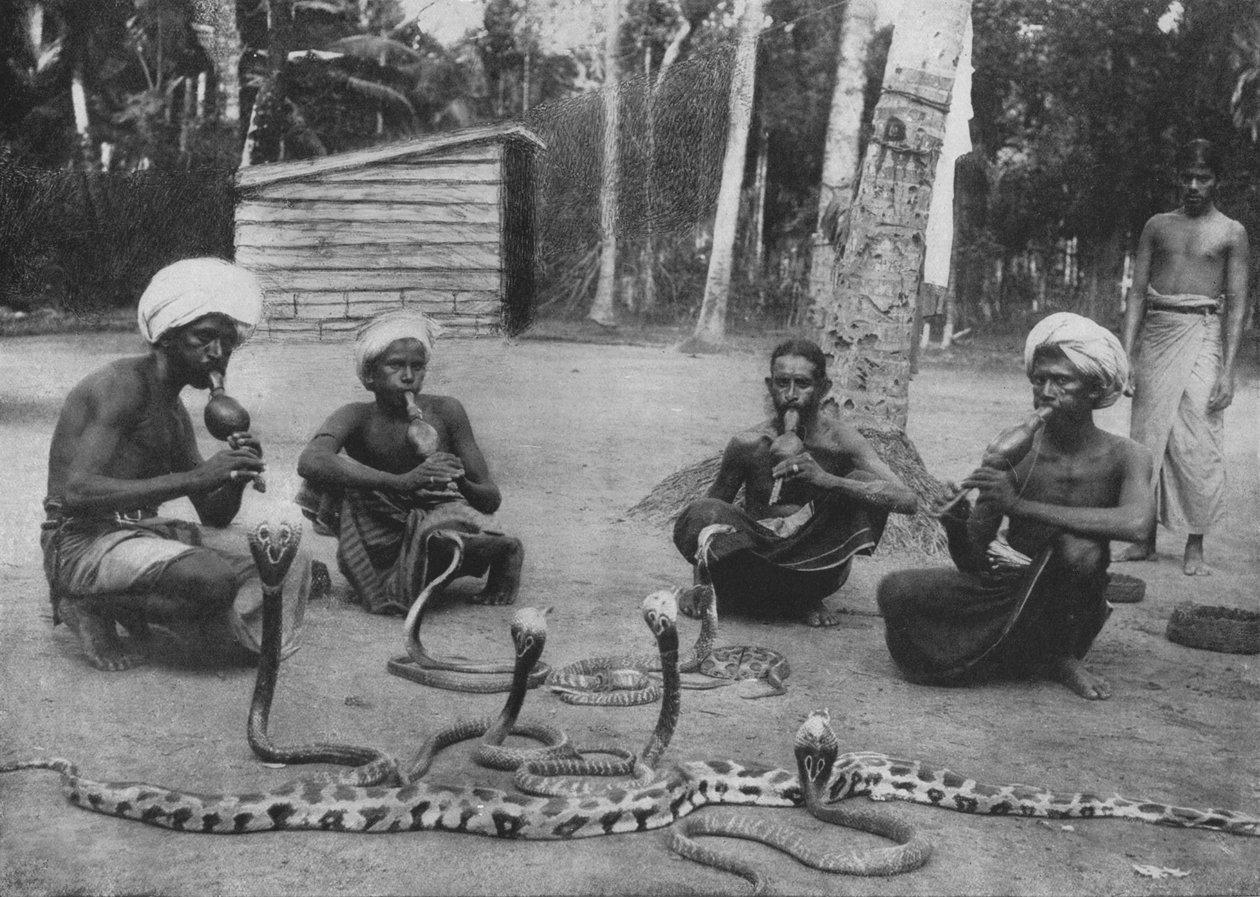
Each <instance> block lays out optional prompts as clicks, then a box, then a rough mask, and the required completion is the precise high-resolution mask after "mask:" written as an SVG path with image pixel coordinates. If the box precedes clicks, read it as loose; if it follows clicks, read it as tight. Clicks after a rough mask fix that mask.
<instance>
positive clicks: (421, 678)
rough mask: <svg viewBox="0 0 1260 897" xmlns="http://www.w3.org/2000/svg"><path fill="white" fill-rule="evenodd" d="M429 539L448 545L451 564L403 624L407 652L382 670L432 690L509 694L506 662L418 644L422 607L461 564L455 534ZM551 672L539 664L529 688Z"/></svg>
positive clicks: (509, 673)
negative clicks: (436, 652) (440, 653)
mask: <svg viewBox="0 0 1260 897" xmlns="http://www.w3.org/2000/svg"><path fill="white" fill-rule="evenodd" d="M429 538H430V539H440V540H444V541H446V542H447V543H449V544H450V546H451V549H452V553H451V562H450V564H449V565H448V566H447V568H446V569H445V570H443V571H442V572H441V573H439V574H438V575H437V576H436V577H435V578H433V579H432V580H430V581H429V583H428V584H427V585H425V587H424V588H423V589H421V590H420V594H419V595H417V596H416V600H415V601H413V602H412V603H411V609H410V610H409V611H408V612H407V617H406V619H405V620H404V621H403V632H404V633H405V635H406V643H407V653H406V654H404V655H399V656H397V657H392V658H390V659H389V661H387V662H386V665H385V667H386V669H387V670H389V672H391V673H393V674H394V675H395V676H401V677H402V678H404V679H410V680H411V681H412V682H418V683H420V684H421V685H431V686H433V687H434V688H446V689H450V690H452V691H466V692H473V693H478V694H489V693H492V692H500V691H510V690H511V689H512V680H513V675H514V673H513V670H514V667H515V665H514V664H510V663H475V662H473V661H468V660H465V659H464V658H462V657H435V656H433V655H432V654H430V653H429V652H428V651H426V650H425V647H424V645H423V643H421V641H420V622H421V620H423V618H424V611H425V607H426V606H427V605H428V602H429V599H430V598H432V597H433V595H434V594H435V593H436V592H437V591H438V590H440V589H441V588H442V587H444V586H445V585H446V584H447V583H449V582H450V581H451V580H452V579H454V578H455V574H456V572H457V571H458V570H459V567H460V565H461V564H463V562H464V554H465V551H464V540H463V538H461V536H460V534H459V533H458V532H454V531H447V530H439V531H437V532H434V533H432V534H431V535H430V536H429ZM550 672H551V670H550V669H549V668H548V667H547V665H546V664H539V665H538V666H537V668H536V669H534V670H533V671H532V672H531V673H530V674H529V677H528V686H527V687H529V688H535V687H536V686H539V685H541V684H542V683H543V681H544V680H545V679H546V678H547V675H548V673H550Z"/></svg>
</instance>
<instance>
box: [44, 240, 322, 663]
mask: <svg viewBox="0 0 1260 897" xmlns="http://www.w3.org/2000/svg"><path fill="white" fill-rule="evenodd" d="M261 314H262V289H261V288H260V287H259V285H258V281H257V280H256V279H255V278H254V276H253V275H252V274H251V273H250V272H248V271H246V270H245V269H243V268H240V267H238V266H236V265H233V264H232V263H230V262H226V261H223V260H222V259H215V258H198V259H186V260H184V261H180V262H175V263H174V264H172V265H168V266H167V267H166V268H163V269H162V270H161V271H159V272H158V273H157V274H156V275H155V276H154V277H153V280H152V282H151V283H150V284H149V286H148V288H147V289H146V290H145V291H144V294H143V296H141V298H140V302H139V305H138V308H137V318H138V324H139V327H140V333H141V334H142V335H143V336H144V338H145V340H146V341H147V342H148V343H149V352H148V353H147V354H145V355H141V356H136V357H131V358H122V359H119V360H117V361H113V362H110V363H109V364H108V365H106V366H105V367H104V368H101V369H100V370H97V371H94V372H92V373H91V374H88V375H87V376H86V377H85V378H84V379H83V380H82V381H81V382H80V383H79V384H78V385H77V386H75V387H74V389H72V390H71V391H70V394H69V395H68V396H67V397H66V400H65V404H64V405H63V407H62V410H61V416H60V417H59V418H58V421H57V428H56V430H55V432H54V433H53V438H52V445H51V448H50V451H49V460H48V493H47V497H46V498H45V500H44V508H45V511H46V513H47V519H46V520H45V522H44V525H43V533H42V536H41V538H40V543H41V546H42V547H43V550H44V567H45V573H46V574H47V577H48V582H49V586H50V589H51V597H52V602H53V615H54V622H65V623H67V624H68V625H69V626H70V628H71V629H73V630H74V631H75V633H76V634H77V635H78V637H79V641H80V644H81V645H82V647H83V650H84V653H85V654H86V655H87V659H88V661H89V662H90V663H91V664H92V665H93V666H96V667H97V668H98V669H103V670H120V669H125V668H127V667H129V666H131V665H132V664H134V663H136V662H138V661H139V659H140V655H139V654H138V653H137V652H136V651H135V650H134V646H133V645H132V644H131V643H130V642H128V643H124V642H123V641H122V640H120V639H119V637H118V631H117V628H116V627H117V625H118V624H121V625H122V626H123V627H124V628H125V629H127V630H128V632H129V633H130V634H131V636H133V637H136V638H140V637H143V636H145V635H147V633H148V623H150V622H158V623H162V624H164V625H167V626H168V627H173V628H176V629H183V630H185V631H187V632H189V633H191V635H192V637H193V638H194V639H195V640H197V641H199V642H201V643H202V644H201V645H200V646H199V647H202V648H209V649H214V648H218V647H221V646H222V645H223V644H225V643H230V641H229V639H230V638H231V637H235V638H236V640H237V641H239V642H241V643H242V644H244V645H245V646H246V647H249V648H251V649H253V650H257V642H256V640H254V641H251V639H250V631H249V629H248V627H247V626H245V624H244V623H243V622H242V616H241V611H240V610H239V609H240V608H242V607H247V608H250V609H257V607H258V605H259V602H260V600H261V589H260V587H259V585H258V583H257V574H256V571H255V570H254V566H253V563H252V562H251V561H250V559H249V556H248V553H247V552H246V551H245V550H244V549H243V540H242V539H240V538H239V534H238V538H236V539H234V540H233V542H234V543H235V545H236V546H238V548H239V550H237V551H231V550H221V549H220V548H218V547H217V546H216V547H211V546H212V545H213V543H215V542H216V541H218V539H217V535H216V533H215V532H214V531H213V530H214V529H221V528H225V527H228V525H229V524H230V523H231V522H232V520H233V519H234V518H235V517H236V515H237V512H238V511H239V510H240V506H241V494H242V491H243V490H244V488H245V487H246V486H248V485H249V484H250V483H251V482H252V481H254V480H255V479H257V478H258V477H259V476H260V475H261V473H262V470H263V461H262V446H261V445H260V444H259V442H258V440H257V439H256V438H254V436H253V435H252V434H250V433H248V432H239V433H234V434H232V436H231V438H230V440H229V442H228V445H227V447H226V448H224V449H222V450H221V451H219V452H217V453H215V454H214V455H212V456H211V457H210V458H203V457H202V455H201V452H200V450H199V449H198V446H197V439H196V435H195V431H194V429H193V423H192V420H191V418H190V416H189V414H188V410H187V408H185V406H184V403H183V401H182V400H181V398H180V393H181V392H182V391H183V389H184V388H185V387H187V386H191V387H193V388H194V389H208V388H209V387H210V385H211V379H210V378H211V374H212V373H215V372H217V373H219V374H222V373H224V372H225V371H226V370H227V365H228V361H229V360H230V359H231V357H232V353H233V352H234V351H235V349H236V348H237V346H238V345H239V344H240V342H241V340H242V339H243V338H244V337H245V336H247V335H248V334H249V333H250V332H251V331H252V330H253V328H254V326H255V325H256V324H257V323H258V319H259V317H260V316H261ZM180 497H187V498H188V499H189V500H190V501H191V502H192V505H193V507H194V508H195V509H196V511H197V514H198V517H199V519H200V523H201V524H202V526H201V527H199V526H197V525H196V524H193V523H189V522H186V521H181V520H172V519H169V518H163V517H159V516H157V515H158V509H159V506H160V505H161V504H162V503H163V502H165V501H168V500H170V499H174V498H180ZM309 568H310V565H309V560H308V559H306V558H305V557H303V558H302V559H300V560H299V561H298V562H296V563H295V564H294V565H293V568H292V571H291V573H290V580H289V581H286V602H287V604H288V609H289V610H292V609H293V608H300V607H301V602H302V601H304V600H305V590H306V583H307V581H308V580H309ZM288 615H289V617H290V619H291V620H293V619H300V613H298V612H293V613H289V614H288ZM290 635H291V636H294V637H295V636H296V633H295V632H294V633H290ZM293 647H296V642H293V643H291V645H290V648H293Z"/></svg>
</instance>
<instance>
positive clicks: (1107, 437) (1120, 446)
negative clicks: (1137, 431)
mask: <svg viewBox="0 0 1260 897" xmlns="http://www.w3.org/2000/svg"><path fill="white" fill-rule="evenodd" d="M1099 432H1100V433H1101V437H1100V438H1101V440H1102V445H1103V446H1104V447H1105V448H1106V449H1107V451H1108V452H1110V453H1111V454H1112V456H1113V457H1115V458H1116V459H1117V460H1119V461H1122V462H1126V463H1127V462H1129V461H1141V460H1142V459H1144V458H1150V457H1152V456H1151V450H1150V449H1148V448H1147V447H1146V446H1144V445H1143V444H1142V443H1140V442H1138V441H1137V440H1136V439H1130V438H1129V437H1128V436H1123V435H1121V434H1120V433H1110V432H1108V431H1106V430H1100V431H1099Z"/></svg>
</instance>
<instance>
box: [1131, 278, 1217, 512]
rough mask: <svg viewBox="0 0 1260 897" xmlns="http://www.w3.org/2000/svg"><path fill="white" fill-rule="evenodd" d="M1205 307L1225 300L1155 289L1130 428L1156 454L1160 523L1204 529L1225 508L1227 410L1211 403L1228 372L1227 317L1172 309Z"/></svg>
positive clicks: (1139, 360) (1143, 339) (1138, 365)
mask: <svg viewBox="0 0 1260 897" xmlns="http://www.w3.org/2000/svg"><path fill="white" fill-rule="evenodd" d="M1203 306H1212V307H1217V308H1219V302H1218V301H1217V300H1215V299H1212V298H1211V297H1210V296H1198V295H1193V294H1188V293H1182V294H1178V295H1175V296H1165V295H1162V294H1160V293H1158V292H1156V291H1155V290H1154V289H1148V291H1147V306H1146V315H1145V317H1144V319H1143V322H1142V337H1141V341H1140V345H1139V348H1138V353H1137V359H1136V364H1135V369H1134V373H1135V385H1136V394H1135V395H1134V397H1133V415H1132V418H1131V422H1130V427H1129V435H1130V436H1131V437H1132V438H1133V439H1135V440H1137V441H1138V442H1140V443H1142V445H1144V446H1146V447H1147V448H1148V449H1150V451H1151V454H1152V455H1153V456H1154V459H1155V475H1154V477H1153V482H1152V488H1154V490H1155V501H1156V507H1157V508H1158V514H1159V522H1160V523H1162V524H1163V525H1164V526H1166V527H1173V528H1176V529H1179V530H1184V531H1186V532H1188V533H1192V534H1196V535H1198V534H1202V533H1206V532H1207V531H1208V530H1209V529H1210V528H1211V526H1212V525H1213V524H1215V523H1216V522H1218V521H1219V520H1220V517H1221V514H1222V512H1223V510H1224V499H1225V450H1224V449H1225V414H1224V412H1223V411H1208V407H1207V406H1208V397H1209V396H1210V395H1211V393H1212V387H1213V386H1214V385H1215V384H1216V379H1217V377H1218V376H1219V375H1220V370H1221V342H1222V340H1221V315H1220V314H1193V313H1186V312H1178V311H1168V310H1166V309H1168V308H1169V307H1183V308H1201V307H1203Z"/></svg>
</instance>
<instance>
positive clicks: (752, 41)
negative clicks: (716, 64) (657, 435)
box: [683, 0, 762, 351]
mask: <svg viewBox="0 0 1260 897" xmlns="http://www.w3.org/2000/svg"><path fill="white" fill-rule="evenodd" d="M761 20H762V0H744V14H743V15H742V16H741V17H740V23H739V45H738V46H737V47H736V49H735V68H734V70H733V71H732V72H731V89H730V119H729V122H728V124H727V131H726V156H725V159H724V160H723V162H722V182H721V184H720V185H719V187H718V201H717V212H716V214H715V216H714V220H713V251H712V253H710V255H709V273H708V277H706V278H705V282H704V301H703V302H702V303H701V304H700V316H699V318H698V319H697V320H696V329H695V331H694V332H693V333H692V336H691V339H689V340H687V341H685V342H684V343H683V348H685V349H687V350H688V351H694V350H696V349H710V350H712V349H716V348H718V347H719V346H721V344H722V342H723V341H724V340H725V339H726V307H727V302H728V300H729V298H730V291H731V262H732V260H733V256H734V254H735V227H736V224H737V223H738V221H739V194H740V188H741V187H742V186H743V180H744V159H745V157H746V155H747V153H748V127H749V123H750V122H751V120H752V104H753V88H754V85H755V81H754V79H755V77H756V69H757V36H758V33H759V32H760V30H761Z"/></svg>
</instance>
